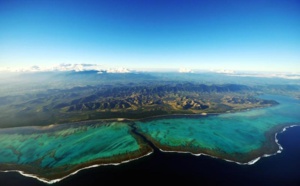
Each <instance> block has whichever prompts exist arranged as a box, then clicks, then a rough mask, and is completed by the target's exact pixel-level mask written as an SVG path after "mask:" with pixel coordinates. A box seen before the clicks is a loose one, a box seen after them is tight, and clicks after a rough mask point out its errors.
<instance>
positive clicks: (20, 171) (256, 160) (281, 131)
mask: <svg viewBox="0 0 300 186" xmlns="http://www.w3.org/2000/svg"><path fill="white" fill-rule="evenodd" d="M293 127H300V124H291V125H287V126H285V127H283V128H282V129H281V130H280V131H278V132H276V133H275V135H274V141H275V143H276V144H277V147H278V148H279V150H277V151H276V152H274V153H270V154H269V153H266V154H263V155H261V156H259V157H257V158H254V159H252V160H250V161H248V162H246V163H242V162H238V161H234V160H229V159H226V158H221V157H217V156H213V155H209V154H205V153H197V154H196V153H192V152H187V151H168V150H162V149H161V148H159V147H157V148H158V149H159V150H160V151H161V152H165V153H168V152H171V153H186V154H191V155H193V156H201V155H203V156H208V157H211V158H215V159H221V160H224V161H227V162H231V163H236V164H238V165H253V164H255V163H256V162H258V161H259V160H260V159H261V158H264V157H270V156H274V155H276V154H278V153H281V152H282V151H283V147H282V146H281V145H280V143H279V141H278V139H277V135H278V134H279V133H283V132H285V131H286V130H287V129H288V128H293ZM152 153H153V151H152V152H149V153H147V154H145V155H143V156H140V157H137V158H133V159H129V160H124V161H121V162H120V163H107V164H94V165H90V166H86V167H83V168H80V169H78V170H76V171H73V172H72V173H70V174H68V175H66V176H63V177H61V178H57V179H46V178H43V177H40V176H38V175H35V174H30V173H26V172H24V171H22V170H0V172H4V173H5V172H18V173H19V174H21V175H22V176H25V177H30V178H34V179H37V180H39V181H41V182H44V183H46V184H54V183H57V182H59V181H62V180H63V179H65V178H68V177H70V176H72V175H75V174H77V173H78V172H79V171H81V170H85V169H90V168H94V167H100V166H110V165H113V166H118V165H120V164H124V163H128V162H131V161H134V160H137V159H141V158H143V157H146V156H149V155H151V154H152Z"/></svg>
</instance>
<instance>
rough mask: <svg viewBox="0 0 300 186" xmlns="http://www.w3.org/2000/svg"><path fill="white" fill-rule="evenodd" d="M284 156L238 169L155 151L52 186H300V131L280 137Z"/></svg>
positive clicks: (16, 184) (14, 176) (3, 180)
mask: <svg viewBox="0 0 300 186" xmlns="http://www.w3.org/2000/svg"><path fill="white" fill-rule="evenodd" d="M277 138H278V140H279V143H280V144H281V145H282V147H283V151H282V153H279V154H276V155H274V156H270V157H264V158H261V159H260V160H259V161H258V162H256V163H255V164H253V165H238V164H236V163H233V162H226V161H224V160H221V159H215V158H212V157H208V156H193V155H191V154H183V153H163V152H160V151H155V152H154V153H152V154H151V155H149V156H146V157H144V158H141V159H138V160H135V161H131V162H128V163H124V164H121V165H118V166H114V165H109V166H102V167H96V168H91V169H86V170H82V171H80V172H78V173H77V174H76V175H73V176H70V177H68V178H66V179H64V180H62V181H60V182H58V183H54V184H51V186H65V185H70V186H77V185H78V186H82V185H110V184H120V183H121V184H122V185H124V184H130V185H143V184H146V183H147V184H158V183H161V182H162V183H164V184H173V183H174V184H179V183H182V184H185V185H192V184H195V185H232V184H239V185H273V186H274V185H295V186H296V185H300V171H299V167H300V160H299V157H300V127H293V128H288V129H287V130H286V131H285V132H283V133H279V134H278V135H277ZM0 185H1V186H24V185H28V186H29V185H30V186H45V185H49V184H46V183H42V182H40V181H38V180H36V179H34V178H28V177H24V176H22V175H20V174H19V173H13V172H10V173H0Z"/></svg>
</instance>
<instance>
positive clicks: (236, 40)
mask: <svg viewBox="0 0 300 186" xmlns="http://www.w3.org/2000/svg"><path fill="white" fill-rule="evenodd" d="M0 51H1V53H0V66H1V67H11V68H19V67H26V66H33V65H40V66H51V65H55V64H61V63H78V64H79V63H91V64H100V65H104V66H108V67H125V68H129V69H169V68H175V69H176V68H182V67H185V68H191V69H200V70H209V69H230V70H246V71H253V70H254V71H289V72H300V1H293V0H288V1H281V0H280V1H278V0H272V1H271V0H269V1H267V0H252V1H239V0H237V1H233V0H222V1H216V0H207V1H200V0H198V1H191V0H181V1H179V0H170V1H166V0H119V1H110V0H107V1H101V0H99V1H76V0H73V1H57V0H49V1H47V0H42V1H41V0H36V1H30V0H28V1H24V0H20V1H15V0H7V1H3V0H0Z"/></svg>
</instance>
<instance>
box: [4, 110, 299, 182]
mask: <svg viewBox="0 0 300 186" xmlns="http://www.w3.org/2000/svg"><path fill="white" fill-rule="evenodd" d="M271 106H273V105H271ZM268 107H270V106H268ZM261 108H266V107H256V108H251V109H245V110H242V111H241V110H239V111H236V112H243V111H248V110H253V109H261ZM226 113H233V112H224V113H206V114H166V115H157V116H151V117H146V118H142V119H127V118H110V119H97V120H88V121H78V122H71V123H64V124H51V125H48V126H27V127H29V128H31V127H32V129H34V130H37V131H43V132H47V130H56V129H57V127H58V129H60V128H65V127H70V126H80V125H85V124H93V123H97V124H99V123H98V122H103V124H105V123H106V121H109V122H125V123H127V122H130V121H149V120H156V119H164V118H166V119H168V118H174V117H175V118H177V117H178V118H182V117H187V118H202V117H208V116H217V115H219V114H226ZM78 124H80V125H78ZM100 124H101V123H100ZM299 125H300V124H296V125H295V124H291V125H288V124H287V125H285V126H284V127H283V128H282V127H281V129H280V130H279V131H276V132H275V135H274V133H272V140H271V141H272V144H274V142H275V144H276V146H277V148H278V149H277V150H276V151H275V152H272V153H264V154H262V155H260V156H258V157H256V158H254V159H251V160H250V161H247V162H238V161H234V160H232V159H230V158H227V157H222V156H214V155H209V154H207V153H205V152H199V153H193V152H188V151H176V150H175V151H171V150H170V151H168V150H162V149H161V148H159V145H157V144H155V143H154V144H155V146H156V147H157V148H159V149H160V150H161V151H162V152H176V153H190V154H192V155H195V156H200V155H205V156H209V157H212V158H218V159H222V160H225V161H228V162H235V163H237V164H240V165H252V164H255V163H256V162H257V161H258V160H260V159H261V158H262V157H268V156H272V155H275V154H277V153H281V151H282V150H283V148H282V147H281V145H280V144H279V142H278V140H277V134H278V133H282V132H284V131H285V130H286V129H287V128H289V127H294V126H299ZM278 126H279V125H278ZM278 126H277V127H278ZM22 128H26V127H22ZM3 129H7V130H10V129H11V130H14V129H16V128H15V127H14V128H3ZM1 130H2V129H0V131H1ZM142 135H143V134H142ZM144 136H145V135H144ZM274 136H275V140H274ZM145 137H146V138H147V136H145ZM147 139H148V138H147ZM267 143H268V142H266V144H267ZM200 151H201V150H200ZM152 153H153V151H152V152H148V153H147V154H145V155H142V156H138V157H135V158H132V159H128V160H123V161H120V162H117V163H96V162H97V161H96V162H95V163H90V164H82V165H80V166H79V168H78V169H76V170H72V172H71V173H69V174H67V175H66V176H62V177H60V178H57V179H56V178H55V179H47V178H43V177H41V176H39V175H36V174H30V173H26V171H22V170H17V169H16V170H4V171H3V170H2V171H0V172H18V173H20V174H21V175H24V176H26V177H32V178H35V179H38V180H39V181H42V182H44V183H47V184H52V183H56V182H59V181H61V180H63V179H65V178H67V177H69V176H71V175H74V174H76V173H77V172H79V171H80V170H84V169H89V168H93V167H98V166H106V165H120V164H122V163H127V162H130V161H133V160H136V159H140V158H142V157H144V156H148V155H150V154H152Z"/></svg>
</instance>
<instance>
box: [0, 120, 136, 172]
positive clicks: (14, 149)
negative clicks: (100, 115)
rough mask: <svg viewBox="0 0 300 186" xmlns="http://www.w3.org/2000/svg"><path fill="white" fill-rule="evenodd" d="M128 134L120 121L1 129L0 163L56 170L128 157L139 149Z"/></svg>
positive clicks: (127, 127)
mask: <svg viewBox="0 0 300 186" xmlns="http://www.w3.org/2000/svg"><path fill="white" fill-rule="evenodd" d="M24 131H27V132H25V133H24ZM129 131H130V127H129V126H128V125H127V124H126V123H121V122H112V123H109V124H96V125H80V126H73V127H68V128H63V129H55V126H54V127H52V128H51V127H50V128H48V129H43V128H41V129H40V130H33V129H32V130H30V127H27V128H26V127H24V128H21V129H14V130H10V129H2V130H1V133H0V162H1V163H4V164H8V163H14V164H19V165H32V166H36V165H38V166H40V167H43V168H51V167H52V168H54V167H59V166H65V165H78V164H82V163H86V162H89V161H93V160H97V159H101V158H111V157H112V156H119V155H122V154H128V153H132V152H135V151H138V150H139V149H140V145H139V144H138V143H137V141H136V139H135V138H134V137H133V136H132V135H130V134H129ZM22 132H23V133H22Z"/></svg>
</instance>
